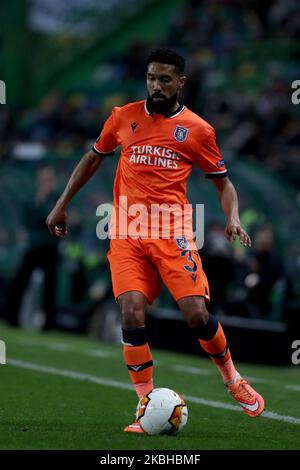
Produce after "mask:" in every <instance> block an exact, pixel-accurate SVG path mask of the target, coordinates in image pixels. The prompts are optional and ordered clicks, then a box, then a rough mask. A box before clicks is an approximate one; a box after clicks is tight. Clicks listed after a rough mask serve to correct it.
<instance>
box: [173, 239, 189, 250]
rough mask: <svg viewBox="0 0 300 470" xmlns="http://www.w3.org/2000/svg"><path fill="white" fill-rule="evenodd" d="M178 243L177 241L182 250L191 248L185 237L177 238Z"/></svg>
mask: <svg viewBox="0 0 300 470" xmlns="http://www.w3.org/2000/svg"><path fill="white" fill-rule="evenodd" d="M176 243H177V246H178V248H180V249H181V250H189V248H190V247H189V242H188V241H187V239H186V238H185V237H183V238H176Z"/></svg>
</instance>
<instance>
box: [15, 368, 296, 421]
mask: <svg viewBox="0 0 300 470" xmlns="http://www.w3.org/2000/svg"><path fill="white" fill-rule="evenodd" d="M7 363H8V364H9V365H12V366H15V367H21V368H22V369H29V370H34V371H37V372H45V373H47V374H53V375H61V376H63V377H68V378H70V379H75V380H82V381H88V382H93V383H96V384H98V385H107V386H109V387H115V388H122V389H125V390H131V391H134V390H133V388H132V385H131V384H128V383H125V382H119V381H118V380H111V379H104V378H101V377H96V376H94V375H90V374H82V373H81V372H75V371H72V370H65V369H57V368H56V367H49V366H43V365H40V364H34V363H33V362H27V361H20V360H18V359H8V360H7ZM184 397H185V398H186V400H188V401H190V402H191V403H196V404H199V405H205V406H209V407H211V408H221V409H223V410H230V411H239V412H242V409H241V407H240V406H236V405H230V404H228V403H223V402H221V401H213V400H206V399H205V398H199V397H194V396H189V395H184ZM261 416H262V418H267V419H275V420H276V421H283V422H285V423H290V424H299V425H300V418H295V417H294V416H284V415H279V414H277V413H275V412H273V411H264V412H263V414H262V415H261Z"/></svg>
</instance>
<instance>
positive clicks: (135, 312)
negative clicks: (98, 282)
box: [121, 302, 145, 329]
mask: <svg viewBox="0 0 300 470" xmlns="http://www.w3.org/2000/svg"><path fill="white" fill-rule="evenodd" d="M121 316H122V326H123V328H127V329H128V328H140V327H142V326H144V325H145V312H144V309H143V307H142V306H141V305H140V304H139V303H135V302H126V303H123V304H122V305H121Z"/></svg>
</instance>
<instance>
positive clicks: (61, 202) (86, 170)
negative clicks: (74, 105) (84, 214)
mask: <svg viewBox="0 0 300 470" xmlns="http://www.w3.org/2000/svg"><path fill="white" fill-rule="evenodd" d="M113 114H114V112H113V113H112V114H111V115H110V117H109V118H108V119H107V121H106V122H105V124H104V126H103V130H102V132H101V134H100V136H99V138H98V139H97V140H96V142H95V145H94V146H93V149H92V150H90V151H89V152H87V153H86V154H84V156H83V157H82V159H81V160H80V162H79V163H78V165H77V166H76V168H75V170H74V171H73V173H72V175H71V177H70V179H69V182H68V184H67V186H66V188H65V190H64V192H63V193H62V195H61V196H60V198H59V199H58V201H57V203H56V204H55V207H54V208H53V209H52V211H51V212H50V214H49V215H48V217H47V220H46V224H47V225H48V228H49V230H50V232H51V233H52V235H54V236H55V237H59V238H64V237H66V235H67V234H68V230H67V213H66V209H67V207H68V205H69V203H70V201H71V200H72V199H73V197H74V196H75V194H76V193H78V191H79V190H80V188H82V186H84V185H85V184H86V183H87V182H88V181H89V179H90V178H91V177H92V176H93V175H94V173H95V172H96V171H97V170H98V168H99V166H100V165H101V163H102V161H103V159H104V158H105V157H106V156H108V155H112V154H113V153H114V151H115V149H116V147H117V146H118V145H119V142H118V139H117V137H116V132H115V126H114V118H113Z"/></svg>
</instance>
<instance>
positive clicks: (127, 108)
mask: <svg viewBox="0 0 300 470" xmlns="http://www.w3.org/2000/svg"><path fill="white" fill-rule="evenodd" d="M144 104H145V100H140V101H133V102H130V103H126V104H124V105H123V106H115V107H114V108H113V113H114V114H116V115H118V116H122V115H124V114H126V115H128V114H129V113H130V114H131V113H132V114H134V113H136V112H138V111H140V110H141V109H143V108H144Z"/></svg>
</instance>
